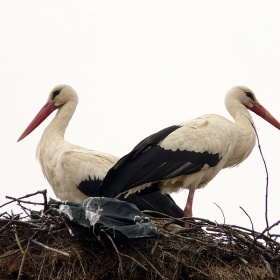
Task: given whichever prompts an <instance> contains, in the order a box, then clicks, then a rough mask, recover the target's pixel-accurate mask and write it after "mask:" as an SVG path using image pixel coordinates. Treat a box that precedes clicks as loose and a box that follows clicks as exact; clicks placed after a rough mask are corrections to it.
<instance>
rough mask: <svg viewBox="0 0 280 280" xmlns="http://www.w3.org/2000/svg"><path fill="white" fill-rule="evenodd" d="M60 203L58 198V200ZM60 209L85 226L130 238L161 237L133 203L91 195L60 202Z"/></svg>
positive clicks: (65, 215) (153, 225) (72, 219)
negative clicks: (79, 199) (82, 198)
mask: <svg viewBox="0 0 280 280" xmlns="http://www.w3.org/2000/svg"><path fill="white" fill-rule="evenodd" d="M56 202H58V201H56ZM59 212H60V214H61V215H63V216H64V217H65V218H66V219H68V220H70V221H71V222H73V223H76V224H79V225H81V226H84V227H91V226H92V227H93V228H94V229H97V230H98V229H99V230H100V229H104V230H108V229H111V230H114V231H118V232H121V233H123V234H124V235H125V236H127V237H128V238H144V237H156V238H157V237H158V231H157V227H156V225H155V224H154V223H153V222H152V221H150V220H149V219H148V218H146V217H145V216H144V215H143V214H142V212H141V211H140V210H139V209H138V208H137V207H136V206H135V205H134V204H132V203H128V202H125V201H121V200H119V199H115V198H108V197H89V198H87V199H85V200H84V201H82V202H79V203H78V202H70V201H64V202H60V205H59Z"/></svg>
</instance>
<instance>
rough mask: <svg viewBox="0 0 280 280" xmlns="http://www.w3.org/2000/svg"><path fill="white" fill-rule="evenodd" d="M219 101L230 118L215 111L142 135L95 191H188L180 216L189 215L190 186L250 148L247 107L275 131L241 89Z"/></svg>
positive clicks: (252, 136) (113, 193)
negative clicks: (182, 214)
mask: <svg viewBox="0 0 280 280" xmlns="http://www.w3.org/2000/svg"><path fill="white" fill-rule="evenodd" d="M225 104H226V107H227V109H228V111H229V113H230V114H231V116H232V117H233V118H234V120H235V122H232V121H230V120H227V119H226V118H224V117H222V116H219V115H213V114H212V115H204V116H201V117H198V118H196V119H193V120H189V121H186V122H183V123H180V124H178V125H174V126H170V127H168V128H165V129H163V130H161V131H159V132H157V133H155V134H153V135H151V136H149V137H147V138H145V139H144V140H143V141H141V142H140V143H139V144H138V145H137V146H136V147H135V148H134V149H133V150H132V151H131V152H130V153H129V154H127V155H125V156H124V157H123V158H121V159H120V160H119V161H118V162H117V163H116V165H114V166H113V168H111V169H110V170H109V172H108V173H107V175H106V177H105V178H104V180H103V182H102V185H101V187H100V190H99V194H100V195H104V196H111V197H115V196H117V195H119V194H124V193H125V194H126V195H129V194H131V193H134V192H136V191H141V190H143V189H149V188H150V189H151V191H153V190H157V189H161V191H162V192H163V193H171V192H176V191H178V190H179V189H181V188H184V189H189V197H188V200H187V204H186V207H185V211H184V214H185V216H186V217H189V216H192V201H193V196H194V192H195V190H196V189H197V188H201V187H204V186H205V185H206V184H207V183H209V182H210V181H211V180H212V179H213V178H214V177H215V176H216V175H217V174H218V173H219V172H220V171H221V170H222V169H223V168H227V167H231V166H235V165H238V164H240V163H241V162H242V161H244V160H245V159H246V158H247V157H248V156H249V155H250V153H251V152H252V150H253V148H254V146H255V143H256V133H255V125H254V122H253V120H252V117H251V115H250V113H249V111H248V109H249V110H252V111H254V112H255V113H257V114H258V115H260V116H261V117H263V118H264V119H266V120H267V121H268V122H270V123H271V124H272V125H274V126H275V127H277V128H278V129H280V124H279V122H278V121H277V120H275V119H274V118H273V117H272V116H271V115H270V114H269V113H268V111H266V110H265V109H264V108H263V107H262V106H261V105H260V104H259V102H258V101H257V99H256V97H255V95H254V94H253V92H252V91H251V90H250V89H248V88H247V87H243V86H239V87H234V88H232V89H231V90H230V91H229V92H228V93H227V95H226V99H225ZM145 192H147V191H146V190H145Z"/></svg>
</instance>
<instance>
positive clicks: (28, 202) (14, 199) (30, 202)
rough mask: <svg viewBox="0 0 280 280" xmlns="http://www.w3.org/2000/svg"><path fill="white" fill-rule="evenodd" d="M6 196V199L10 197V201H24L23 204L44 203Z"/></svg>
mask: <svg viewBox="0 0 280 280" xmlns="http://www.w3.org/2000/svg"><path fill="white" fill-rule="evenodd" d="M6 198H7V199H12V202H14V201H17V202H22V203H25V204H34V205H44V203H42V202H32V201H26V200H22V199H19V198H15V197H11V196H7V195H6Z"/></svg>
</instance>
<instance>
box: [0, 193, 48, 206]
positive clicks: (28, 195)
mask: <svg viewBox="0 0 280 280" xmlns="http://www.w3.org/2000/svg"><path fill="white" fill-rule="evenodd" d="M46 191H47V190H42V191H37V192H35V193H31V194H27V195H25V196H22V197H19V198H18V199H22V198H27V197H30V196H33V195H36V194H39V193H44V192H46ZM6 198H7V197H6ZM12 202H14V200H12V201H9V202H6V203H4V204H2V205H0V208H2V207H3V206H6V205H8V204H10V203H12Z"/></svg>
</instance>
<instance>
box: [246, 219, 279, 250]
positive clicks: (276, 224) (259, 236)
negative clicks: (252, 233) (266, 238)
mask: <svg viewBox="0 0 280 280" xmlns="http://www.w3.org/2000/svg"><path fill="white" fill-rule="evenodd" d="M279 224H280V220H279V221H277V222H276V223H274V224H273V225H271V226H270V227H268V228H266V229H264V230H263V231H262V233H260V234H259V235H258V236H256V238H255V239H254V241H253V243H252V245H251V246H250V248H249V249H248V254H249V253H250V251H251V249H252V248H253V246H254V245H255V243H256V242H257V239H260V238H261V237H262V236H263V235H264V234H265V233H266V232H269V231H270V230H271V229H272V228H273V227H275V226H278V225H279ZM270 240H271V239H270Z"/></svg>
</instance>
